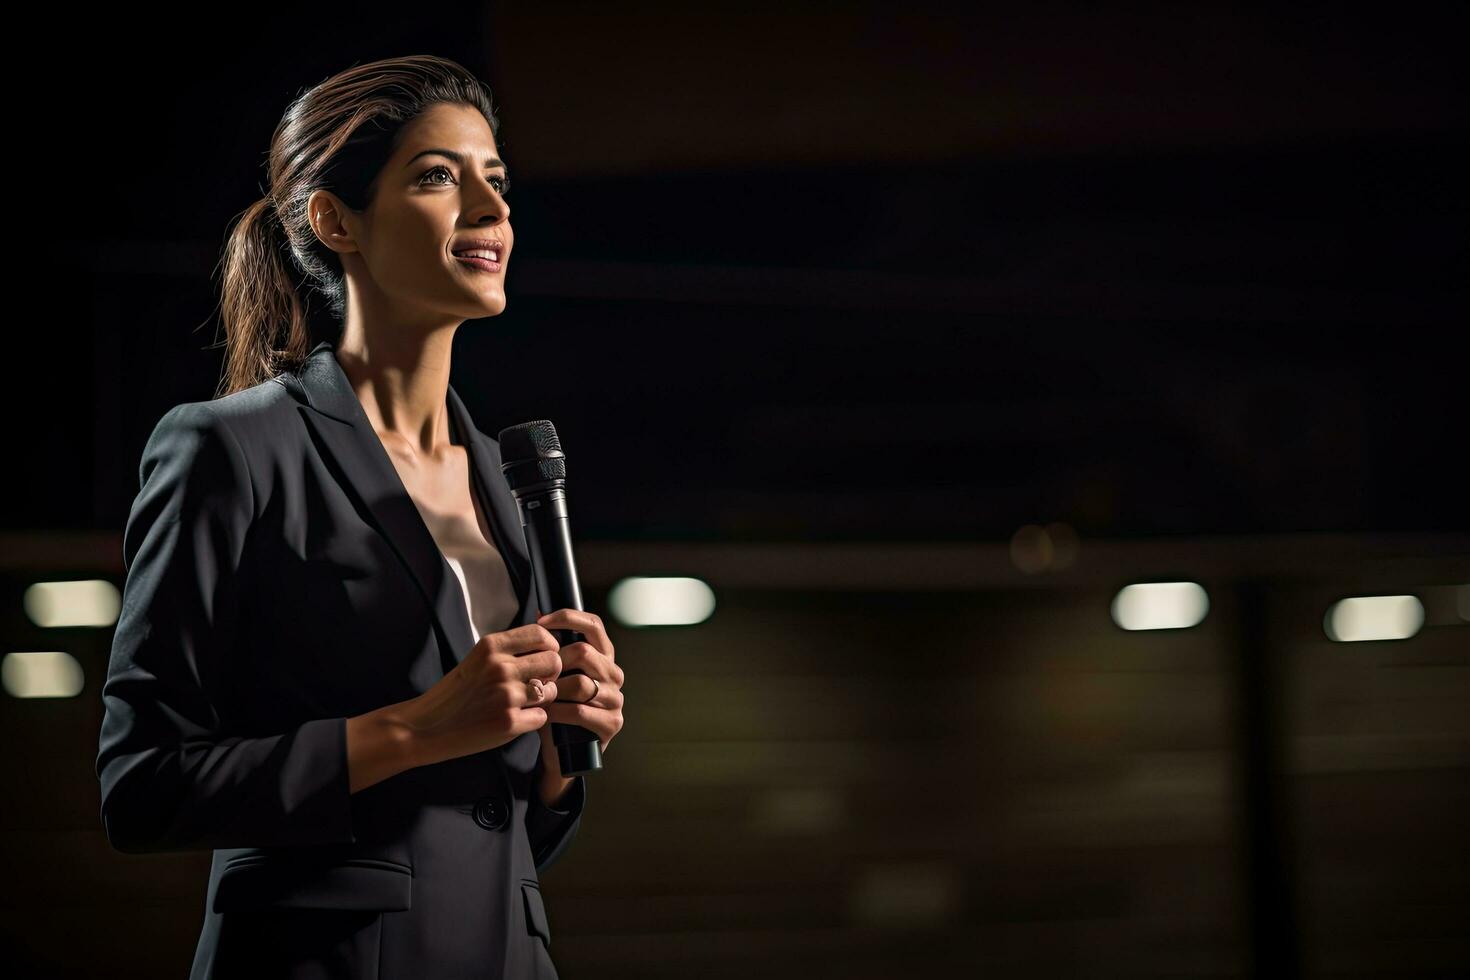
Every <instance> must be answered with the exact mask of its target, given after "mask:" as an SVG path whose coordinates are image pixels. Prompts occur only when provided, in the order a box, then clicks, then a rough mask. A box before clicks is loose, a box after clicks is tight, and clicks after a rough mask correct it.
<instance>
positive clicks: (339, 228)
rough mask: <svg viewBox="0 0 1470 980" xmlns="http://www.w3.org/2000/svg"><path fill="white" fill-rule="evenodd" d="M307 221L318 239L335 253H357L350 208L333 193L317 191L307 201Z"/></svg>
mask: <svg viewBox="0 0 1470 980" xmlns="http://www.w3.org/2000/svg"><path fill="white" fill-rule="evenodd" d="M306 220H307V221H309V222H311V230H312V231H314V232H315V233H316V237H317V239H318V240H319V241H320V242H321V243H322V244H323V245H325V246H327V248H330V249H331V250H332V251H334V252H356V251H357V245H356V241H355V239H354V235H353V232H352V229H351V227H350V226H349V223H350V222H351V221H352V217H351V215H350V211H349V209H348V207H347V206H346V205H345V204H343V203H342V200H341V198H339V197H337V195H336V194H333V193H332V192H331V191H326V190H315V191H312V192H311V196H310V197H309V198H307V200H306Z"/></svg>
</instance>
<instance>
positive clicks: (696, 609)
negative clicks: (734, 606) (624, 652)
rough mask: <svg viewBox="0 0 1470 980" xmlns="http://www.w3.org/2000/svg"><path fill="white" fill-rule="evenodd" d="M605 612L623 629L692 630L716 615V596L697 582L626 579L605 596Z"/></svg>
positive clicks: (671, 579) (642, 578) (684, 579)
mask: <svg viewBox="0 0 1470 980" xmlns="http://www.w3.org/2000/svg"><path fill="white" fill-rule="evenodd" d="M607 605H608V609H609V610H610V611H611V612H612V614H613V616H614V617H615V618H616V619H617V621H618V622H620V623H622V624H623V625H625V626H692V625H694V624H695V623H702V622H704V621H705V620H706V619H709V618H710V615H711V614H712V613H714V611H715V593H714V590H713V589H711V588H710V587H709V586H708V585H706V584H705V583H703V582H701V581H700V580H699V579H697V578H682V577H678V576H669V577H667V578H659V577H654V576H640V577H634V578H625V579H623V580H622V581H621V582H619V583H618V584H616V585H614V586H613V587H612V590H611V591H610V592H609V593H608V596H607Z"/></svg>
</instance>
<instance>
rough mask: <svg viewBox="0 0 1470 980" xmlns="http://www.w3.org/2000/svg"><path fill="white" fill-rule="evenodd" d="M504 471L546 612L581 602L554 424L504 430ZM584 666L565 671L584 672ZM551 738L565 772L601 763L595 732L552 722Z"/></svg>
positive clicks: (568, 638) (569, 635) (567, 634)
mask: <svg viewBox="0 0 1470 980" xmlns="http://www.w3.org/2000/svg"><path fill="white" fill-rule="evenodd" d="M500 456H501V463H500V469H501V472H503V473H504V474H505V480H506V482H507V483H508V484H510V491H511V493H513V494H515V498H516V503H517V504H519V505H520V512H521V530H523V531H524V532H525V534H526V547H527V549H528V550H529V551H530V553H531V569H532V571H533V573H534V574H535V577H536V596H537V598H538V599H539V603H538V604H539V605H540V607H541V612H542V613H543V614H545V613H549V612H553V611H555V610H557V609H578V610H580V609H581V608H582V590H581V588H580V587H579V586H578V584H577V563H576V561H575V560H574V559H573V558H572V536H571V530H570V527H569V525H568V521H567V491H566V477H567V465H566V457H565V456H564V455H562V451H561V440H560V439H558V438H557V435H556V426H554V425H552V424H551V423H550V422H548V421H546V420H545V419H542V420H540V421H536V422H522V423H521V424H520V425H512V426H510V427H509V428H505V429H501V430H500ZM551 633H552V635H553V636H555V637H556V638H557V642H558V643H559V644H560V645H561V646H566V645H568V644H570V643H579V642H581V641H583V640H585V639H587V638H586V637H585V636H583V635H582V634H581V633H580V632H579V631H577V630H569V629H556V630H552V631H551ZM585 673H586V671H584V670H581V669H580V668H577V669H573V670H568V671H565V672H564V673H563V674H562V676H563V677H568V676H571V675H574V674H585ZM551 741H552V742H553V743H554V744H555V745H556V758H557V761H558V762H559V763H560V764H561V774H562V775H563V776H568V777H570V776H580V775H583V774H584V773H589V772H596V771H597V770H599V769H601V768H602V746H601V745H600V744H599V743H598V741H597V733H596V732H592V731H588V730H587V729H585V728H583V727H582V726H580V725H564V724H561V723H560V722H552V723H551Z"/></svg>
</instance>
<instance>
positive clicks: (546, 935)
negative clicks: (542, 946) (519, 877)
mask: <svg viewBox="0 0 1470 980" xmlns="http://www.w3.org/2000/svg"><path fill="white" fill-rule="evenodd" d="M521 895H522V896H524V897H525V900H526V922H528V923H529V924H530V926H531V931H532V932H534V933H535V934H536V935H538V936H540V937H541V939H542V940H543V941H544V942H545V943H546V946H547V948H548V949H549V948H550V947H551V924H550V923H549V922H548V921H547V919H546V906H545V904H544V903H543V902H542V901H541V889H540V887H539V886H537V885H533V884H531V883H530V882H528V881H523V882H521Z"/></svg>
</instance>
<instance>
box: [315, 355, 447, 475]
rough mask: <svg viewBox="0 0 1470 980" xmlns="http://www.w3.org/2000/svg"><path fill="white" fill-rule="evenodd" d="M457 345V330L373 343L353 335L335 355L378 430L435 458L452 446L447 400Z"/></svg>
mask: <svg viewBox="0 0 1470 980" xmlns="http://www.w3.org/2000/svg"><path fill="white" fill-rule="evenodd" d="M453 341H454V331H453V330H452V329H450V330H438V331H435V332H433V333H431V334H428V335H426V336H425V335H418V336H413V335H409V334H407V332H403V333H389V334H387V335H384V336H373V337H368V336H365V335H364V333H363V332H361V331H354V330H351V329H348V330H347V331H344V333H343V337H342V341H341V342H340V343H339V344H338V345H337V347H336V352H335V353H336V358H337V363H338V364H340V365H341V366H342V372H343V373H344V374H345V375H347V380H348V381H349V382H351V384H352V389H353V391H354V392H356V393H357V397H358V400H359V401H361V402H362V407H363V411H364V412H365V413H366V415H367V417H368V420H369V421H370V422H372V424H373V428H374V429H376V430H377V431H378V432H379V433H380V434H392V435H395V436H398V437H400V438H401V439H403V440H404V441H405V442H407V443H409V444H410V445H413V446H415V447H417V449H418V450H419V451H420V452H421V453H424V454H425V455H429V456H432V455H435V454H437V453H439V452H442V451H443V450H444V449H446V448H447V447H448V446H449V444H450V438H449V413H448V408H447V406H446V405H445V398H446V396H447V393H448V391H449V367H450V353H451V351H452V348H453Z"/></svg>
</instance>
